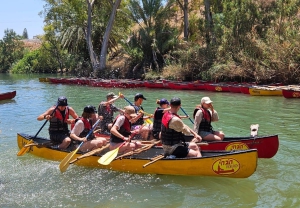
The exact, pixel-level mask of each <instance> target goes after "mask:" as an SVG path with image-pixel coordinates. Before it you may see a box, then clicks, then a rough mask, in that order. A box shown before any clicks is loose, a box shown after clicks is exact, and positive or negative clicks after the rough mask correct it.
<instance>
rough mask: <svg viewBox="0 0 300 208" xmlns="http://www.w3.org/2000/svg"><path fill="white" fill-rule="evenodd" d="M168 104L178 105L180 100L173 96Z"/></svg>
mask: <svg viewBox="0 0 300 208" xmlns="http://www.w3.org/2000/svg"><path fill="white" fill-rule="evenodd" d="M170 104H171V105H173V106H180V105H181V100H180V98H177V97H174V98H172V99H171V101H170Z"/></svg>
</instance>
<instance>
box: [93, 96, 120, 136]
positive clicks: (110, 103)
mask: <svg viewBox="0 0 300 208" xmlns="http://www.w3.org/2000/svg"><path fill="white" fill-rule="evenodd" d="M119 98H124V96H123V95H122V94H120V95H119V96H116V95H115V94H114V93H113V92H110V93H108V94H107V95H106V101H101V102H100V104H99V106H98V116H99V118H100V119H101V123H100V129H101V130H100V133H102V134H110V133H109V131H110V128H111V126H112V123H113V119H114V113H115V112H118V111H119V112H122V109H120V108H118V107H116V106H115V105H114V102H115V101H116V100H117V99H119Z"/></svg>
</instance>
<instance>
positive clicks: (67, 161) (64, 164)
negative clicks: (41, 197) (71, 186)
mask: <svg viewBox="0 0 300 208" xmlns="http://www.w3.org/2000/svg"><path fill="white" fill-rule="evenodd" d="M79 148H80V146H78V147H77V149H76V150H74V151H73V152H70V153H69V154H68V155H67V156H66V157H65V158H64V159H63V160H62V161H61V162H60V164H59V169H60V172H62V173H63V172H65V171H66V170H67V168H68V167H69V165H70V161H71V160H72V158H73V156H74V155H75V154H76V153H77V152H78V150H79Z"/></svg>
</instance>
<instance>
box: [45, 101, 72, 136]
mask: <svg viewBox="0 0 300 208" xmlns="http://www.w3.org/2000/svg"><path fill="white" fill-rule="evenodd" d="M68 119H69V107H66V109H65V110H64V111H60V110H59V109H58V108H57V109H56V110H55V112H54V116H53V117H52V118H51V119H50V126H49V133H56V132H61V133H68V132H69V128H68V123H67V120H68Z"/></svg>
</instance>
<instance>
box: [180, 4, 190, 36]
mask: <svg viewBox="0 0 300 208" xmlns="http://www.w3.org/2000/svg"><path fill="white" fill-rule="evenodd" d="M177 3H178V4H179V7H180V8H181V10H182V11H183V36H184V40H186V41H188V37H189V1H188V0H184V3H183V4H182V3H181V2H180V0H177Z"/></svg>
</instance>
